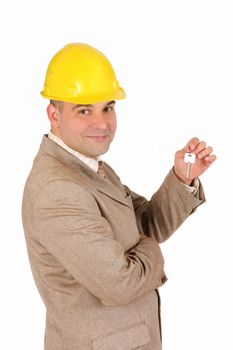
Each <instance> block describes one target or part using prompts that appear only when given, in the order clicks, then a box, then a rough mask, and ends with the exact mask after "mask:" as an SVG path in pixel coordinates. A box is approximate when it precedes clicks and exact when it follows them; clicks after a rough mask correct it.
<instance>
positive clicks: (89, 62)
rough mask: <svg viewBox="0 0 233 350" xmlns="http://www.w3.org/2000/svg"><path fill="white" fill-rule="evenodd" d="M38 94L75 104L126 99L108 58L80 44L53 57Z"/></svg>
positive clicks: (75, 44) (64, 49) (66, 48)
mask: <svg viewBox="0 0 233 350" xmlns="http://www.w3.org/2000/svg"><path fill="white" fill-rule="evenodd" d="M41 95H42V96H43V97H46V98H48V99H50V100H60V101H65V102H71V103H77V104H79V103H81V104H92V103H96V102H104V101H111V100H120V99H124V98H125V97H126V94H125V91H124V90H123V89H122V88H121V87H120V86H119V83H118V81H117V79H116V76H115V73H114V70H113V67H112V65H111V63H110V62H109V60H108V59H107V57H106V56H104V54H103V53H102V52H100V51H99V50H97V49H95V48H94V47H92V46H90V45H87V44H83V43H72V44H68V45H66V46H65V47H64V48H63V49H61V50H60V51H58V52H57V53H56V54H55V56H54V57H53V58H52V60H51V61H50V63H49V66H48V69H47V73H46V77H45V83H44V89H43V91H41Z"/></svg>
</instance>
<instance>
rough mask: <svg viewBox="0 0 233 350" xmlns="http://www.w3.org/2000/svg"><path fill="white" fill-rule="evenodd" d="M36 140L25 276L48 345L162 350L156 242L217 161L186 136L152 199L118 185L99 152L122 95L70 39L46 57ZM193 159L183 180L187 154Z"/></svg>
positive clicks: (106, 70)
mask: <svg viewBox="0 0 233 350" xmlns="http://www.w3.org/2000/svg"><path fill="white" fill-rule="evenodd" d="M42 95H43V96H44V97H46V98H48V99H50V103H49V105H48V108H47V114H48V118H49V120H50V123H51V131H50V132H49V134H48V135H45V136H44V137H43V140H42V143H41V146H40V150H39V152H38V154H37V156H36V158H35V160H34V164H33V168H32V171H31V173H30V175H29V177H28V180H27V183H26V186H25V191H24V197H23V224H24V230H25V235H26V241H27V247H28V254H29V258H30V263H31V268H32V272H33V275H34V278H35V282H36V285H37V287H38V290H39V292H40V295H41V297H42V299H43V301H44V303H45V306H46V312H47V316H46V332H45V349H46V350H77V349H82V350H91V349H94V350H129V349H144V350H152V349H153V350H161V329H160V310H159V303H160V301H159V294H158V290H157V289H158V288H159V287H160V286H161V285H163V284H164V283H165V281H166V279H167V278H166V275H165V273H164V270H163V265H164V262H163V257H162V254H161V251H160V248H159V244H158V243H161V242H163V241H165V240H166V239H168V238H169V236H170V235H171V234H172V233H173V232H174V231H175V230H176V229H177V228H178V227H179V226H180V225H181V224H182V223H183V221H184V220H185V219H186V218H187V217H188V216H189V215H190V214H191V213H192V212H193V211H194V210H195V209H196V208H197V206H199V205H200V204H201V203H203V202H204V200H205V199H204V194H203V190H202V186H201V184H200V182H199V180H198V176H200V175H201V174H202V173H203V172H204V171H205V170H206V169H207V168H208V167H209V166H210V165H211V164H212V163H213V162H214V160H215V158H216V157H215V155H213V154H212V148H211V147H206V144H205V142H199V140H198V139H197V138H193V139H192V140H190V142H188V144H187V145H186V147H185V148H184V149H182V150H180V151H178V152H177V153H176V156H175V163H174V167H173V168H172V169H171V170H170V172H169V173H168V175H167V177H166V178H165V180H164V182H163V184H162V185H161V187H160V188H159V190H158V191H157V192H156V193H155V194H154V195H153V196H152V198H151V200H150V201H147V200H146V199H145V198H143V197H141V196H139V195H137V194H136V193H134V192H132V191H130V189H129V188H128V187H126V186H123V185H122V184H121V182H120V179H119V177H118V176H117V175H116V174H115V173H114V171H113V170H112V169H111V167H110V166H109V165H107V164H103V161H101V160H100V158H99V157H100V155H102V154H104V153H105V152H107V150H108V148H109V145H110V143H111V142H112V140H113V138H114V134H115V130H116V115H115V110H114V106H115V100H118V99H122V98H125V92H124V90H123V89H122V88H121V87H120V86H119V83H118V81H117V80H116V76H115V73H114V71H113V68H112V66H111V64H110V62H109V61H108V59H107V58H106V57H105V56H104V55H103V54H102V53H101V52H100V51H98V50H96V49H95V48H93V47H91V46H89V45H86V44H80V43H75V44H70V45H67V46H65V47H64V48H63V49H62V50H60V51H59V52H58V53H57V54H56V55H55V56H54V57H53V59H52V60H51V62H50V64H49V67H48V70H47V75H46V80H45V86H44V90H43V91H42ZM187 151H189V152H191V153H192V154H195V155H196V161H195V163H194V164H193V165H192V166H191V172H190V176H189V178H187V177H186V164H185V163H184V155H185V153H186V152H187Z"/></svg>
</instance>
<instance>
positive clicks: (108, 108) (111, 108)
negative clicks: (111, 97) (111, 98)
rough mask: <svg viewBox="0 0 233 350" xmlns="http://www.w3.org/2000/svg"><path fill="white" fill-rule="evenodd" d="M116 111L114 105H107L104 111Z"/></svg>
mask: <svg viewBox="0 0 233 350" xmlns="http://www.w3.org/2000/svg"><path fill="white" fill-rule="evenodd" d="M112 111H114V105H111V106H107V107H105V108H104V112H112Z"/></svg>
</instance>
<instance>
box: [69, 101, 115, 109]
mask: <svg viewBox="0 0 233 350" xmlns="http://www.w3.org/2000/svg"><path fill="white" fill-rule="evenodd" d="M115 103H116V102H115V101H114V100H113V101H109V102H108V103H106V105H105V106H104V108H105V107H108V106H110V105H112V104H114V105H115ZM93 105H94V103H93V104H89V103H87V104H77V105H75V106H74V107H73V108H72V110H74V109H76V108H79V107H92V106H93Z"/></svg>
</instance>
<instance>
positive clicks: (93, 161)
mask: <svg viewBox="0 0 233 350" xmlns="http://www.w3.org/2000/svg"><path fill="white" fill-rule="evenodd" d="M48 138H49V139H50V140H52V141H54V142H56V143H57V144H58V145H59V146H61V147H62V148H64V149H65V150H66V151H67V152H69V153H71V154H73V156H75V157H77V158H78V159H80V160H81V161H82V162H83V163H85V164H86V165H87V166H89V168H91V169H92V170H94V171H95V172H96V173H97V171H98V168H99V163H98V162H99V160H101V159H100V157H97V158H89V157H86V156H84V155H83V154H81V153H79V152H77V151H75V150H73V149H72V148H70V147H69V146H67V145H66V144H65V143H64V142H63V141H62V140H61V139H60V138H59V137H57V136H56V135H54V133H53V132H52V131H50V132H49V134H48Z"/></svg>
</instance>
